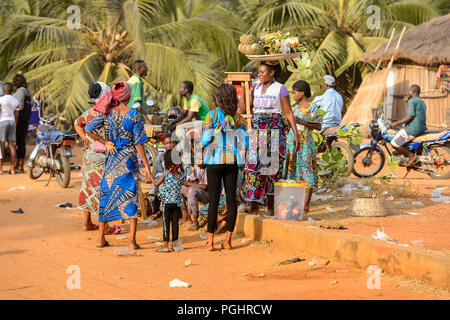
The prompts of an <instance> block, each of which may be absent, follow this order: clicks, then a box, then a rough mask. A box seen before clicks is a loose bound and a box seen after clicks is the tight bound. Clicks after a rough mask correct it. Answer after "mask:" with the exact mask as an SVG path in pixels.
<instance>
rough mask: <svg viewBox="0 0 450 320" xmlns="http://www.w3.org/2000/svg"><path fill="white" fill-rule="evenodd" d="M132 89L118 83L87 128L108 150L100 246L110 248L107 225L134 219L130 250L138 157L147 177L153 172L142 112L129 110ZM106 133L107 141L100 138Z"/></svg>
mask: <svg viewBox="0 0 450 320" xmlns="http://www.w3.org/2000/svg"><path fill="white" fill-rule="evenodd" d="M130 94H131V88H130V85H129V84H128V83H126V82H117V83H116V84H115V85H114V87H113V88H112V90H111V91H109V92H108V93H107V94H105V95H104V96H103V97H102V99H100V101H99V102H98V103H97V105H96V106H95V108H94V110H96V111H98V112H100V113H99V114H98V115H96V116H95V117H94V118H93V119H92V120H91V121H90V122H89V123H88V125H87V127H86V132H87V133H88V134H89V135H90V136H91V137H92V138H93V139H94V140H97V141H100V142H101V143H103V144H104V145H105V147H106V150H107V155H106V162H105V167H104V170H103V176H102V180H101V182H100V209H99V217H98V218H99V219H98V221H99V224H100V226H99V243H98V247H105V246H109V243H108V242H107V241H106V240H105V234H104V232H105V228H104V227H105V225H106V222H107V221H111V220H118V219H130V248H132V249H139V245H138V244H136V225H137V210H138V178H139V169H138V168H139V167H138V162H137V153H139V156H140V158H141V159H142V160H143V162H144V166H145V177H146V178H147V180H148V179H150V169H149V165H148V162H147V160H146V159H147V158H146V157H145V152H144V147H143V143H144V142H146V141H147V136H146V134H145V131H144V125H143V123H142V120H141V118H140V115H139V112H138V111H136V110H135V109H129V108H128V107H127V103H128V101H129V100H130ZM101 129H104V132H105V134H106V140H105V139H103V138H101V137H100V136H99V135H98V132H99V131H100V130H101Z"/></svg>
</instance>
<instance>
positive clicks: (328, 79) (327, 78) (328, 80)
mask: <svg viewBox="0 0 450 320" xmlns="http://www.w3.org/2000/svg"><path fill="white" fill-rule="evenodd" d="M323 78H324V80H325V81H324V82H323V83H325V84H327V85H329V86H334V85H336V79H335V78H334V77H333V76H330V75H329V74H326V75H324V76H323Z"/></svg>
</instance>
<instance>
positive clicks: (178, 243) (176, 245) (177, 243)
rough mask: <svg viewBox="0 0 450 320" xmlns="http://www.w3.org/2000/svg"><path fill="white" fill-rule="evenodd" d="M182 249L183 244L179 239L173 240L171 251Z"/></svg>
mask: <svg viewBox="0 0 450 320" xmlns="http://www.w3.org/2000/svg"><path fill="white" fill-rule="evenodd" d="M183 249H184V247H183V244H182V243H181V241H180V239H178V240H177V241H174V243H173V251H182V250H183Z"/></svg>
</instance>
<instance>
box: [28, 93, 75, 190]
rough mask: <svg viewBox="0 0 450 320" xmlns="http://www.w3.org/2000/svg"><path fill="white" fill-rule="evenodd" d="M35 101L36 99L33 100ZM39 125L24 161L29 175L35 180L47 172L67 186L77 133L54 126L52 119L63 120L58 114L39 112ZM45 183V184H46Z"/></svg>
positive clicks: (60, 183)
mask: <svg viewBox="0 0 450 320" xmlns="http://www.w3.org/2000/svg"><path fill="white" fill-rule="evenodd" d="M33 102H34V103H36V101H35V100H34V101H33ZM38 115H39V126H38V128H37V129H36V146H35V147H34V149H33V151H32V152H31V154H30V158H29V159H28V161H27V162H26V164H25V165H26V166H27V167H28V169H29V176H30V178H31V179H33V180H35V179H38V178H39V177H40V176H42V174H43V173H49V174H50V177H49V180H48V183H49V182H50V179H51V178H52V177H56V181H57V182H58V184H59V185H60V186H61V187H62V188H67V186H68V185H69V183H70V170H71V164H70V161H69V158H71V157H73V156H72V146H73V145H74V143H75V139H76V136H77V134H76V133H74V132H70V131H59V130H57V129H56V127H55V126H54V124H53V123H54V121H55V120H57V119H59V120H64V118H62V117H61V116H59V115H55V116H53V117H50V116H45V115H44V116H41V113H40V112H39V114H38ZM48 183H47V184H48Z"/></svg>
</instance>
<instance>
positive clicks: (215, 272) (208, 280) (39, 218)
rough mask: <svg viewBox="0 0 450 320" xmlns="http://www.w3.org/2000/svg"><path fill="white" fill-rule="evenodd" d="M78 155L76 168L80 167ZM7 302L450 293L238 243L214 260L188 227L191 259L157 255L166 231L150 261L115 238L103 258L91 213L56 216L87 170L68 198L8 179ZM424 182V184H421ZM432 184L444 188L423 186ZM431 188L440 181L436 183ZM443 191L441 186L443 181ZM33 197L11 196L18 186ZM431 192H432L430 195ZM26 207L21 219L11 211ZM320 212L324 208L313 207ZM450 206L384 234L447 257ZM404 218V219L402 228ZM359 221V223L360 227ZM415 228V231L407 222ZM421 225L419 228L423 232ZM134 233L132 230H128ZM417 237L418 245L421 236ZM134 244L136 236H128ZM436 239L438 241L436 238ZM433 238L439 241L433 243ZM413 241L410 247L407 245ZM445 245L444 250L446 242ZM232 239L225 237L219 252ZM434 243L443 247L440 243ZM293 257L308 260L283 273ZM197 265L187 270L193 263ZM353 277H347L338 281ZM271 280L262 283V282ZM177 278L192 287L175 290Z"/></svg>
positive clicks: (4, 216) (2, 218)
mask: <svg viewBox="0 0 450 320" xmlns="http://www.w3.org/2000/svg"><path fill="white" fill-rule="evenodd" d="M77 154H78V156H77V157H76V158H75V161H76V162H78V161H79V150H78V151H77ZM0 181H1V183H0V235H1V237H0V270H1V271H2V272H1V273H0V299H449V298H450V294H449V292H448V291H446V290H443V289H441V288H434V287H432V286H430V285H427V284H424V283H421V282H419V281H414V280H405V279H401V278H399V277H390V276H387V275H383V276H382V278H381V289H379V290H376V289H374V290H369V289H368V288H367V284H366V283H367V279H368V276H369V275H368V274H367V273H366V272H365V270H359V269H355V268H352V267H348V266H345V265H343V264H339V263H335V262H333V261H331V262H330V264H328V265H327V266H325V267H311V266H309V265H308V263H307V262H308V261H310V260H311V258H312V256H310V255H306V254H303V253H301V252H295V251H293V250H288V249H285V248H280V247H278V246H277V245H276V244H274V243H272V244H269V243H266V242H256V241H250V242H249V243H243V242H242V241H241V240H242V239H243V236H242V235H237V234H236V235H235V240H234V242H233V243H234V246H235V249H234V250H232V251H226V250H221V251H216V252H207V251H205V250H204V249H202V248H200V245H202V244H203V243H204V240H201V239H200V237H199V234H200V231H198V232H190V231H187V226H182V228H181V240H182V242H183V244H184V246H185V250H184V251H182V252H172V253H166V254H163V253H157V252H155V249H156V248H157V246H156V245H155V244H154V242H155V240H147V237H149V236H155V237H162V228H161V220H157V221H158V226H157V227H153V228H148V227H147V226H145V225H143V224H141V223H140V224H139V227H138V235H137V239H138V243H140V244H141V247H142V250H139V252H140V254H141V256H133V257H117V256H115V255H114V253H113V252H114V249H116V248H118V247H123V246H126V245H127V240H126V239H125V240H118V239H117V236H115V235H114V236H108V237H107V240H108V241H109V242H110V243H111V244H112V245H113V246H112V247H110V248H104V249H97V248H96V247H95V246H96V236H97V232H83V231H82V213H81V212H80V211H78V210H67V209H64V208H53V206H54V205H56V204H58V203H62V202H64V203H65V202H71V203H73V204H76V201H77V196H78V191H79V188H80V184H81V181H80V177H79V171H74V172H73V173H72V182H71V185H70V187H69V188H67V189H61V188H60V187H59V186H58V185H57V183H56V181H55V180H52V181H51V182H50V185H49V186H45V184H46V182H47V177H46V176H44V177H42V178H40V179H39V180H37V181H31V180H30V179H29V178H28V176H27V175H16V176H11V175H3V176H0ZM414 181H416V180H414ZM417 181H419V182H418V184H420V185H421V187H422V185H429V184H434V183H436V181H431V180H417ZM430 181H431V182H430ZM440 183H442V182H440ZM15 186H26V190H25V191H23V190H17V191H12V192H8V190H9V189H10V188H11V187H15ZM423 191H424V192H426V191H431V190H428V189H425V190H423ZM19 207H20V208H22V209H23V210H24V211H25V213H24V214H22V215H19V214H14V213H11V212H10V211H11V210H16V209H18V208H19ZM312 210H313V214H314V210H321V209H320V205H319V206H313V207H312ZM442 210H444V211H445V207H443V208H441V206H431V207H426V208H425V209H417V210H415V211H418V212H423V213H424V214H423V216H420V217H419V218H418V217H417V216H394V217H390V218H381V219H384V220H383V223H382V224H383V225H384V226H385V231H386V232H387V233H388V234H389V235H391V236H392V237H394V238H396V239H397V238H398V240H402V241H407V240H410V239H411V240H412V239H413V238H417V239H422V240H424V239H425V240H426V241H425V246H427V247H429V248H430V249H436V250H440V251H441V252H443V250H444V249H448V248H449V241H448V230H449V228H448V226H447V225H444V226H442V223H443V221H444V222H446V223H448V219H443V213H442V212H440V211H442ZM400 218H402V220H399V219H400ZM350 220H355V222H354V223H352V222H350ZM380 221H381V220H376V221H375V220H374V221H373V222H370V221H366V222H364V223H357V219H356V218H351V219H349V220H348V222H345V225H346V226H347V227H349V226H351V227H350V228H349V229H348V230H342V231H334V232H356V233H361V234H365V235H367V236H370V234H371V233H373V232H374V231H375V229H376V228H377V227H379V226H380ZM406 221H408V222H406ZM418 222H420V224H419V223H418ZM127 226H128V225H127V224H125V225H124V227H125V228H126V229H127ZM414 232H415V233H416V234H415V235H414V236H412V235H411V234H412V233H414ZM124 234H125V235H127V232H126V231H125V232H124ZM432 234H435V235H436V237H434V236H433V237H432V236H431V235H432ZM428 235H430V238H429V239H430V240H427V239H428V238H426V237H427V236H428ZM403 237H404V238H403ZM442 237H444V240H443V241H441V240H439V239H442ZM221 239H223V236H222V235H220V236H218V241H217V244H216V247H219V241H220V240H221ZM432 239H434V240H432ZM293 256H298V257H299V258H302V259H306V260H305V261H302V262H298V263H294V264H288V265H279V264H278V263H280V262H282V261H284V260H287V259H290V258H292V257H293ZM187 259H191V261H192V262H191V265H190V266H188V267H185V261H186V260H187ZM71 265H77V266H79V267H80V270H81V289H80V290H77V289H75V290H69V289H67V288H66V281H67V278H68V277H69V274H67V268H68V267H69V266H71ZM336 270H338V271H341V270H347V272H336ZM261 273H264V276H263V277H257V275H259V274H261ZM175 278H178V279H180V280H182V281H185V282H188V283H190V284H192V287H191V288H169V281H171V280H173V279H175Z"/></svg>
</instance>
